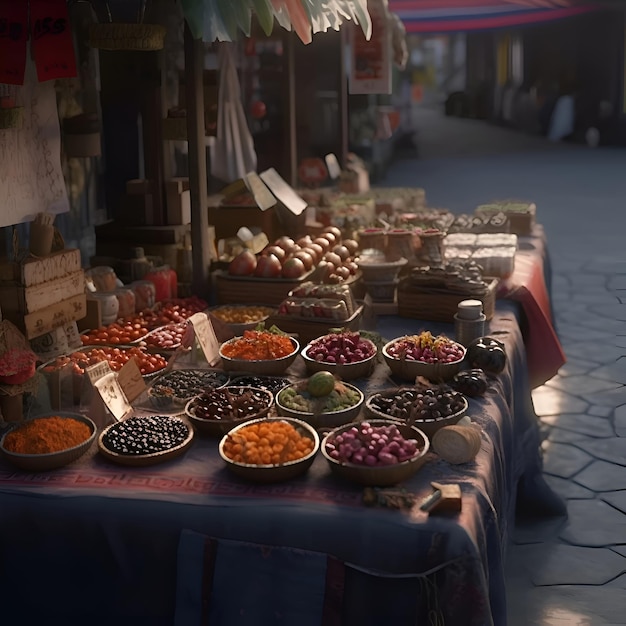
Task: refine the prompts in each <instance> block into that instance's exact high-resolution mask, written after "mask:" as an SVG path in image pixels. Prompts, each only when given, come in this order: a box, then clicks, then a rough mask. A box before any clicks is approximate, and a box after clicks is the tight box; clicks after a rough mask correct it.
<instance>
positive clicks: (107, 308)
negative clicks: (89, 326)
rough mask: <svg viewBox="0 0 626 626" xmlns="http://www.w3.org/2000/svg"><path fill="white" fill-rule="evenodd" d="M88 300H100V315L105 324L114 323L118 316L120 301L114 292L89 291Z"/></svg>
mask: <svg viewBox="0 0 626 626" xmlns="http://www.w3.org/2000/svg"><path fill="white" fill-rule="evenodd" d="M87 300H97V301H98V302H100V315H101V317H102V324H103V325H104V326H108V325H109V324H112V323H113V322H114V321H115V320H116V319H117V318H118V313H119V310H120V303H119V301H118V299H117V296H116V295H115V294H114V293H102V292H96V293H88V294H87Z"/></svg>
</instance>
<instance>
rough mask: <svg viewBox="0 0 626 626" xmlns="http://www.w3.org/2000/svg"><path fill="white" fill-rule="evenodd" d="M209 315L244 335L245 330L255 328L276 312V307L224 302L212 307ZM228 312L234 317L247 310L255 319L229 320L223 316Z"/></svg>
mask: <svg viewBox="0 0 626 626" xmlns="http://www.w3.org/2000/svg"><path fill="white" fill-rule="evenodd" d="M208 312H209V315H211V316H213V317H216V318H217V319H218V320H219V321H220V322H222V323H223V324H226V326H228V328H229V329H230V330H231V331H232V332H233V334H235V335H236V336H238V335H243V332H244V330H253V329H254V328H256V327H257V325H258V324H259V323H261V322H265V321H266V320H267V319H268V318H269V317H270V316H271V315H273V314H274V313H276V309H275V308H272V307H269V306H265V305H260V304H259V305H249V304H223V305H220V306H216V307H211V308H210V309H209V310H208ZM226 312H230V313H232V316H233V317H235V318H236V317H239V316H241V317H243V316H244V314H245V313H246V312H247V313H249V315H248V317H253V318H254V319H252V320H250V321H248V322H228V321H226V319H225V318H224V317H223V315H224V314H225V313H226Z"/></svg>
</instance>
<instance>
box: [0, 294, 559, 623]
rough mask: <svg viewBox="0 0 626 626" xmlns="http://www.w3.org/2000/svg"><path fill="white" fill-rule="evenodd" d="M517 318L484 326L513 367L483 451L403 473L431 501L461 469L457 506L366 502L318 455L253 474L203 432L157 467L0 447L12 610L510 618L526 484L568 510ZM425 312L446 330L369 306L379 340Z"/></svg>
mask: <svg viewBox="0 0 626 626" xmlns="http://www.w3.org/2000/svg"><path fill="white" fill-rule="evenodd" d="M517 318H518V311H517V305H516V304H515V303H510V302H500V303H499V304H498V307H497V311H496V316H495V317H494V319H493V320H492V322H491V324H490V334H491V335H493V336H496V337H497V338H499V339H500V340H502V341H504V343H505V345H506V349H507V353H508V365H507V368H506V370H505V371H504V372H503V373H502V374H501V375H500V376H498V377H497V378H496V379H493V380H492V381H491V382H490V386H489V389H488V392H487V393H486V395H485V397H484V398H480V399H470V401H469V410H468V414H469V415H470V416H471V418H472V420H473V421H475V422H477V423H478V424H479V425H480V426H481V427H482V429H483V435H482V449H481V451H480V453H479V455H478V457H477V458H476V461H475V462H472V463H468V464H465V465H460V466H451V465H449V464H447V463H446V462H444V461H442V460H440V459H438V457H436V456H435V455H434V454H430V455H429V460H428V462H427V463H426V465H425V466H424V467H423V468H422V469H421V470H420V472H419V473H418V474H417V475H416V476H414V478H413V479H412V480H410V481H409V482H408V483H406V484H405V487H406V488H407V489H408V490H409V491H410V492H412V493H414V494H416V495H418V496H419V497H420V498H423V497H425V496H426V495H428V494H429V493H430V492H431V488H430V482H431V481H432V480H436V481H439V482H444V483H445V482H458V483H460V485H461V487H462V492H463V510H462V512H461V513H460V514H458V515H453V516H449V517H435V516H431V517H430V518H429V517H428V516H427V515H426V514H425V513H422V512H421V511H419V509H418V508H417V507H415V508H414V509H413V510H412V511H410V512H405V511H397V510H390V509H378V508H367V507H365V506H364V505H363V504H362V502H361V498H362V491H361V489H360V488H358V487H355V486H352V485H350V484H346V483H344V482H341V481H340V480H339V479H337V478H335V477H334V476H332V475H331V474H330V472H329V468H328V466H327V464H326V461H325V460H324V459H323V457H322V456H321V455H318V458H316V460H315V462H314V464H313V466H312V468H311V470H310V471H309V473H308V474H307V475H306V476H304V477H301V478H299V479H296V480H293V481H291V482H288V483H284V484H277V485H267V486H255V485H252V484H249V483H245V482H242V481H241V480H239V479H237V478H235V477H233V476H232V475H231V474H230V473H229V472H228V471H227V470H226V469H225V468H224V466H223V463H222V461H221V460H220V458H219V456H218V453H217V442H216V441H215V440H211V439H204V438H201V437H197V438H196V441H195V442H194V444H193V445H192V447H191V449H190V450H189V451H188V452H187V453H186V455H185V456H184V457H182V458H180V459H177V460H174V461H171V462H169V463H167V464H164V465H162V466H156V467H152V468H143V469H142V468H126V467H119V466H115V465H111V464H110V463H109V462H107V461H106V460H104V459H102V458H101V457H99V456H98V455H97V454H96V451H95V448H93V449H92V450H91V452H90V454H88V455H86V456H85V457H83V458H82V459H81V460H80V461H78V462H77V463H76V464H74V465H72V466H69V467H67V468H64V469H61V470H57V471H54V472H49V473H45V474H28V473H23V472H20V471H16V470H14V469H13V468H12V467H10V466H9V465H8V464H6V463H5V462H4V461H0V511H1V514H0V554H1V558H2V564H3V567H2V568H1V569H0V586H1V587H0V588H2V590H3V615H4V616H5V618H7V623H19V624H20V625H23V626H25V625H28V624H40V623H44V620H45V621H47V622H49V623H57V622H58V623H63V624H64V626H71V625H72V624H81V625H83V624H87V623H88V624H90V626H94V625H96V624H107V625H110V624H116V625H117V626H121V625H124V624H128V625H131V624H132V625H133V626H136V625H137V624H150V625H151V626H155V625H161V624H163V625H165V624H167V625H168V626H172V625H173V624H176V626H186V625H187V624H201V623H207V624H211V625H212V626H221V625H223V626H232V625H234V624H251V625H256V624H259V625H262V626H263V625H265V624H286V625H290V624H299V625H300V624H304V625H308V624H321V623H323V624H335V623H336V624H338V623H340V622H339V621H337V620H338V619H339V617H342V618H343V621H342V622H341V623H342V624H344V625H352V624H359V626H363V625H368V624H371V625H372V626H378V625H380V624H395V625H396V626H403V625H405V624H407V625H408V624H415V623H428V622H425V621H420V620H425V619H426V617H427V615H428V614H429V611H435V614H438V615H439V616H440V617H441V618H443V619H444V620H445V623H448V624H458V623H462V624H465V625H468V626H469V625H473V624H476V625H479V624H480V625H481V626H485V625H488V624H492V623H494V624H505V623H506V603H505V587H504V574H503V566H502V559H503V552H504V549H505V545H506V541H507V536H508V531H509V528H510V525H511V524H512V522H513V516H514V512H515V502H516V495H517V492H518V486H519V496H520V498H519V499H518V501H519V503H520V504H521V505H522V506H524V507H534V508H535V509H537V510H541V511H550V512H562V511H563V509H562V506H561V503H560V502H559V501H558V500H557V499H556V497H555V496H554V495H553V494H552V492H551V491H549V490H548V488H547V487H546V485H545V483H544V482H543V479H542V476H541V461H540V456H539V431H538V426H537V420H536V416H535V414H534V411H533V409H532V403H531V398H530V387H529V383H528V374H527V364H526V356H525V348H524V342H523V339H522V336H521V332H520V328H519V325H518V319H517ZM424 327H427V328H430V329H432V330H433V331H437V332H440V331H442V330H446V331H447V332H448V333H451V330H452V328H451V326H445V325H437V324H431V323H420V322H418V321H416V320H407V319H402V318H398V317H381V318H380V319H379V320H378V328H379V331H380V333H381V334H382V335H383V337H389V338H392V337H395V336H399V335H402V334H405V333H413V332H416V331H418V330H420V329H421V328H424ZM378 367H379V368H386V366H385V365H384V364H380V365H379V366H378ZM383 379H384V377H380V376H378V377H373V378H372V379H371V381H364V384H365V385H366V386H368V390H369V388H371V387H372V386H373V385H375V384H382V381H383ZM377 381H378V382H377ZM251 543H252V544H261V546H263V547H258V546H254V545H250V544H251ZM272 546H273V549H270V547H272ZM268 581H269V582H268ZM55 619H56V620H57V622H55ZM442 623H443V622H442Z"/></svg>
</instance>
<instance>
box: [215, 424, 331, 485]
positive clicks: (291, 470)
mask: <svg viewBox="0 0 626 626" xmlns="http://www.w3.org/2000/svg"><path fill="white" fill-rule="evenodd" d="M265 422H288V423H289V424H292V425H293V426H294V427H295V428H296V429H297V430H298V431H299V432H300V434H302V435H304V436H306V437H309V438H310V439H312V440H313V450H312V451H311V452H310V453H309V454H308V455H307V456H305V457H303V458H301V459H298V460H297V461H289V462H287V463H282V464H280V465H249V464H247V463H238V462H236V461H233V460H232V459H229V458H228V457H227V456H226V455H225V454H224V443H225V442H226V437H227V436H228V435H225V436H224V437H223V438H222V440H221V441H220V445H219V453H220V456H221V457H222V459H224V461H225V462H226V466H227V467H228V469H230V470H231V471H232V472H233V473H234V474H237V475H238V476H240V477H241V478H245V479H246V480H251V481H254V482H257V483H276V482H282V481H285V480H291V479H292V478H295V477H296V476H300V475H301V474H304V473H305V472H306V471H307V470H308V469H309V468H310V467H311V465H312V464H313V461H314V460H315V455H316V454H317V451H318V450H319V447H320V438H319V435H318V434H317V432H316V431H315V429H314V428H313V427H311V426H310V425H309V424H307V423H306V422H303V421H301V420H298V419H290V418H283V417H266V418H262V419H256V420H252V421H249V422H246V423H245V424H240V425H238V426H235V428H233V429H232V430H231V431H230V433H228V434H230V435H232V434H233V433H235V432H237V430H239V429H241V428H243V427H244V426H249V425H250V424H255V423H258V424H261V423H265Z"/></svg>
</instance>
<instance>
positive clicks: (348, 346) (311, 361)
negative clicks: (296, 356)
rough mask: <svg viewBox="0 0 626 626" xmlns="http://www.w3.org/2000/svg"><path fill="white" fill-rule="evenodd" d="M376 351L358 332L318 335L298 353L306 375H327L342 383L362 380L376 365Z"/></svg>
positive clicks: (371, 343)
mask: <svg viewBox="0 0 626 626" xmlns="http://www.w3.org/2000/svg"><path fill="white" fill-rule="evenodd" d="M377 353H378V349H377V348H376V344H375V343H374V342H373V341H370V340H369V339H365V338H364V337H361V335H360V334H359V333H358V332H349V331H348V332H340V333H330V334H328V335H322V336H321V337H318V338H317V339H314V340H313V341H311V342H309V343H308V344H307V346H306V347H305V348H304V350H303V351H302V353H301V354H302V358H303V360H304V363H305V364H306V371H307V374H309V375H310V374H314V373H315V372H320V371H327V372H331V373H332V374H334V375H335V376H337V377H338V378H341V379H342V380H355V379H356V378H365V377H367V376H369V375H370V374H371V373H372V370H373V369H374V366H375V365H376V355H377Z"/></svg>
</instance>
